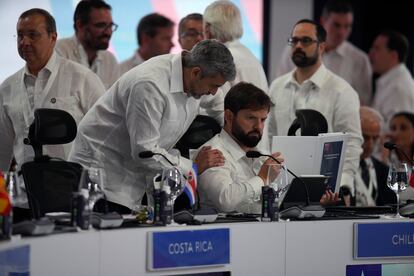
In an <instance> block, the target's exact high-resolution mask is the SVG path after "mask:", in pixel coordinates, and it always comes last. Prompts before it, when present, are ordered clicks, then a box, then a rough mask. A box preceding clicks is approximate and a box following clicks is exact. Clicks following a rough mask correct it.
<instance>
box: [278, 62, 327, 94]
mask: <svg viewBox="0 0 414 276" xmlns="http://www.w3.org/2000/svg"><path fill="white" fill-rule="evenodd" d="M295 71H296V70H293V71H292V72H291V73H290V76H289V78H287V80H286V83H285V87H288V86H290V85H295V86H297V87H300V85H299V83H298V82H297V81H296V79H295ZM327 73H328V70H327V69H326V67H325V65H323V63H322V64H321V66H319V68H318V70H316V72H315V73H314V74H313V75H312V76H311V77H310V78H309V79H307V80H306V81H304V82H303V84H305V83H309V82H310V83H311V84H313V85H314V86H316V88H318V89H319V88H321V87H322V85H323V83H324V81H325V77H326V74H327ZM303 84H302V85H303Z"/></svg>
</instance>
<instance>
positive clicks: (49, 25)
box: [19, 8, 56, 34]
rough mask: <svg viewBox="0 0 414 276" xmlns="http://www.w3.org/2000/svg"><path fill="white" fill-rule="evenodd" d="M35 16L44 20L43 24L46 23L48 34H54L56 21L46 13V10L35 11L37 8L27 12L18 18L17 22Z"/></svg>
mask: <svg viewBox="0 0 414 276" xmlns="http://www.w3.org/2000/svg"><path fill="white" fill-rule="evenodd" d="M35 14H38V15H41V16H43V18H44V19H45V23H46V31H47V32H48V33H49V34H50V33H56V21H55V19H54V18H53V16H52V15H51V14H50V13H48V12H47V11H46V10H43V9H37V8H36V9H30V10H27V11H25V12H23V13H22V14H21V15H20V16H19V20H20V19H22V18H25V17H29V16H32V15H35Z"/></svg>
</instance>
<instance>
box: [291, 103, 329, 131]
mask: <svg viewBox="0 0 414 276" xmlns="http://www.w3.org/2000/svg"><path fill="white" fill-rule="evenodd" d="M295 114H296V119H295V120H294V121H293V122H292V125H291V126H290V127H289V130H288V133H287V135H288V136H295V135H296V131H297V130H298V129H299V128H300V133H301V136H318V135H319V133H327V132H328V122H327V121H326V119H325V117H324V116H323V115H322V114H321V113H320V112H319V111H316V110H313V109H298V110H296V112H295Z"/></svg>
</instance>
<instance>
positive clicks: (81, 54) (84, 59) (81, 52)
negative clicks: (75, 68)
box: [73, 34, 102, 68]
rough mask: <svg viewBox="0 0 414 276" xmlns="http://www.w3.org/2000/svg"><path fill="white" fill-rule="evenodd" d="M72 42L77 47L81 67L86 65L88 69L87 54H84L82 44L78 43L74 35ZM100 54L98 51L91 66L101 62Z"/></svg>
mask: <svg viewBox="0 0 414 276" xmlns="http://www.w3.org/2000/svg"><path fill="white" fill-rule="evenodd" d="M73 40H74V41H75V44H76V45H77V46H78V53H79V56H80V58H81V60H82V62H81V63H82V64H83V65H86V66H87V67H88V68H90V67H91V66H90V65H89V58H88V54H87V53H86V51H85V48H83V45H82V43H80V41H79V39H78V38H77V37H76V34H75V35H74V36H73ZM101 52H102V50H98V51H97V52H96V57H95V59H94V60H93V62H92V65H93V64H96V63H98V62H101V60H102V55H101Z"/></svg>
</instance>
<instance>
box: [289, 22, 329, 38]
mask: <svg viewBox="0 0 414 276" xmlns="http://www.w3.org/2000/svg"><path fill="white" fill-rule="evenodd" d="M303 23H308V24H312V25H314V26H315V29H316V37H317V38H318V41H319V42H325V41H326V30H325V28H324V27H323V26H322V25H321V24H319V23H318V22H316V21H315V20H311V19H301V20H299V21H298V22H296V24H295V26H294V27H293V28H295V27H296V25H299V24H303Z"/></svg>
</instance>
